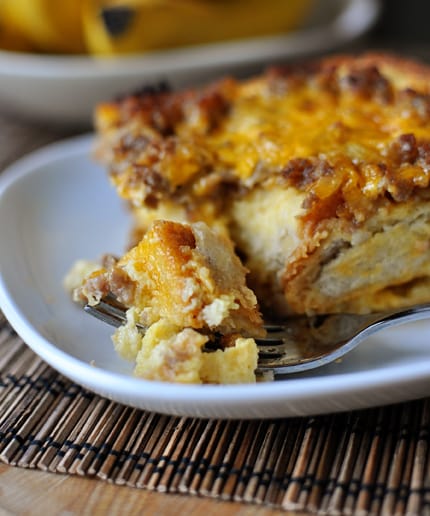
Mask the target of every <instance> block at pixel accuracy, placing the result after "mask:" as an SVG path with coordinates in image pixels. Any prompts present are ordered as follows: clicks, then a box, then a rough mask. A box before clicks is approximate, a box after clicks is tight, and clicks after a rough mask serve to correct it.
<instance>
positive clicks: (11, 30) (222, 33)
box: [0, 0, 312, 55]
mask: <svg viewBox="0 0 430 516" xmlns="http://www.w3.org/2000/svg"><path fill="white" fill-rule="evenodd" d="M311 5H312V0H289V1H285V0H267V1H266V2H261V1H260V0H230V1H228V0H125V1H124V0H63V1H62V2H58V3H55V4H53V3H52V2H50V1H49V0H2V1H1V3H0V46H1V47H2V48H6V49H8V50H18V51H21V50H24V51H28V50H29V49H30V48H32V49H34V51H36V52H48V53H75V54H76V53H78V54H79V53H90V54H96V55H111V54H129V53H140V52H145V51H148V50H155V49H165V48H174V47H181V46H187V45H195V44H204V43H212V42H217V41H226V40H231V39H238V38H248V37H254V36H262V35H269V34H276V33H281V32H285V31H289V30H291V29H293V28H294V27H296V26H298V25H299V24H300V23H301V22H302V21H303V19H304V18H305V16H306V14H307V13H308V12H309V9H310V6H311ZM1 27H8V30H7V31H6V30H3V31H1Z"/></svg>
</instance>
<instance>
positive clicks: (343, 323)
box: [84, 298, 430, 375]
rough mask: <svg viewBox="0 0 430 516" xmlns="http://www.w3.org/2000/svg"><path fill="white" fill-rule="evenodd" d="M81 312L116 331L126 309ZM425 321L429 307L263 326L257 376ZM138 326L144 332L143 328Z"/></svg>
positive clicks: (103, 306) (107, 304)
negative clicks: (391, 327) (394, 328)
mask: <svg viewBox="0 0 430 516" xmlns="http://www.w3.org/2000/svg"><path fill="white" fill-rule="evenodd" d="M84 310H85V311H86V312H87V313H89V314H91V315H93V316H94V317H96V318H97V319H100V320H101V321H103V322H104V323H108V324H110V325H112V326H115V327H118V326H121V325H122V324H124V323H125V321H126V315H125V311H126V308H125V307H124V306H122V305H121V304H120V303H118V302H117V301H116V300H112V299H109V298H106V299H105V300H102V301H101V302H100V303H99V304H97V305H95V306H90V305H85V306H84ZM426 318H430V303H428V304H422V305H416V306H412V307H410V308H405V309H402V310H395V311H390V312H380V313H372V314H365V315H362V314H348V313H345V314H331V315H316V316H313V317H304V316H300V317H291V318H288V319H285V320H283V321H282V322H276V323H266V324H265V325H264V327H265V329H266V331H267V335H266V336H265V337H263V338H257V339H255V340H256V342H257V345H258V352H259V358H258V369H257V373H261V374H264V373H273V374H274V375H282V374H290V373H298V372H302V371H307V370H309V369H315V368H317V367H321V366H323V365H326V364H329V363H330V362H334V361H336V360H339V359H340V358H341V357H343V356H344V355H346V354H347V353H349V352H350V351H351V350H352V349H354V348H355V347H356V346H357V345H358V344H360V342H362V341H363V340H365V339H366V338H367V337H369V336H370V335H372V334H374V333H376V332H378V331H380V330H383V329H385V328H388V327H390V326H395V325H399V324H402V323H406V322H410V321H417V320H420V319H426ZM137 326H138V328H139V330H140V331H142V332H145V331H146V327H145V326H143V325H139V324H138V325H137Z"/></svg>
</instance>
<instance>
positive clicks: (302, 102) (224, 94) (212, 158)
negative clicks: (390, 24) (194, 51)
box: [96, 60, 430, 222]
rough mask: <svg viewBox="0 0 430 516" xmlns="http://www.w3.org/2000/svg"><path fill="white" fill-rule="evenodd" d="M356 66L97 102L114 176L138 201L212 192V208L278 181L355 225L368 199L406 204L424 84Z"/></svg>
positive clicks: (416, 173) (425, 107)
mask: <svg viewBox="0 0 430 516" xmlns="http://www.w3.org/2000/svg"><path fill="white" fill-rule="evenodd" d="M363 63H364V64H363ZM363 63H362V64H360V60H356V61H355V63H354V64H352V65H348V63H346V64H345V63H344V64H342V65H339V66H338V65H337V62H336V61H335V60H333V61H330V60H327V61H321V62H319V63H318V64H312V65H308V66H303V65H301V66H300V67H290V68H287V69H277V70H272V71H270V72H268V73H266V75H265V76H263V77H260V78H258V79H251V80H248V81H245V82H238V81H235V80H233V79H226V80H224V81H221V82H219V83H216V84H214V85H211V86H209V87H207V88H206V89H202V90H198V91H197V90H196V91H192V90H188V91H185V92H180V93H171V94H169V93H159V94H154V95H144V96H139V95H136V96H130V97H127V98H125V99H122V100H121V101H119V102H117V103H113V104H102V105H101V106H99V108H98V111H97V116H96V120H97V122H98V128H99V131H100V133H101V134H102V139H101V142H102V144H101V148H102V149H103V148H105V149H106V148H110V149H111V153H110V154H109V155H106V154H105V156H104V157H105V159H106V160H107V162H108V164H109V165H110V171H111V177H112V180H113V182H114V184H115V185H116V186H117V188H118V191H119V193H120V195H122V196H123V197H125V198H127V199H129V200H131V201H132V202H133V203H134V205H136V206H141V205H145V204H146V205H148V206H156V205H157V203H158V202H159V201H160V200H163V201H165V200H166V199H169V198H174V199H175V200H176V201H177V202H178V203H179V204H183V205H186V203H189V204H191V205H196V204H198V203H199V202H201V203H203V202H204V199H208V198H210V199H211V202H215V203H219V204H220V210H219V211H220V212H221V211H223V210H222V208H223V207H224V206H225V203H226V202H228V201H229V199H231V198H232V197H235V198H237V197H238V196H239V197H240V196H241V195H243V193H244V192H247V191H248V190H249V189H251V188H253V187H255V186H256V185H257V184H258V185H260V186H261V185H263V186H264V187H265V188H271V187H273V186H276V187H279V185H281V186H282V185H285V187H294V188H295V189H296V190H300V191H302V192H304V193H305V194H306V199H305V202H304V207H305V208H306V213H304V214H303V217H304V220H308V221H311V222H315V221H318V220H320V219H321V218H327V217H331V216H333V215H337V216H345V217H347V218H351V219H354V221H355V222H362V221H363V220H364V219H365V218H366V217H367V216H368V215H369V207H370V206H371V203H369V200H371V201H375V200H380V199H383V198H385V197H387V196H388V198H389V200H390V201H392V202H398V201H404V200H405V199H407V198H409V197H410V196H411V195H413V194H414V192H415V191H416V190H418V189H422V188H427V187H428V185H429V173H430V124H429V123H428V122H429V120H430V96H429V95H428V92H427V91H422V88H421V84H420V85H419V86H420V88H421V90H420V89H412V88H410V87H409V88H405V87H404V85H403V82H402V81H401V80H398V79H397V77H395V76H390V74H389V73H387V72H386V71H385V70H379V69H378V67H377V66H375V65H374V64H366V61H365V60H364V61H363ZM112 149H113V150H112ZM107 154H108V153H107ZM214 199H216V201H215V200H214ZM374 206H376V205H374ZM190 209H192V208H190Z"/></svg>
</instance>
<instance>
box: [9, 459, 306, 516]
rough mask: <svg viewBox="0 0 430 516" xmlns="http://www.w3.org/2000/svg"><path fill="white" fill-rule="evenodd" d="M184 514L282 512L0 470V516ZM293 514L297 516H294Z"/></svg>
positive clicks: (262, 514)
mask: <svg viewBox="0 0 430 516" xmlns="http://www.w3.org/2000/svg"><path fill="white" fill-rule="evenodd" d="M143 509H144V510H145V513H146V514H188V515H189V516H201V515H202V514H205V515H206V516H217V515H219V514H220V513H222V514H223V515H225V516H229V515H231V514H235V515H238V516H251V515H252V516H274V515H277V514H286V515H287V514H288V512H284V511H278V510H272V509H270V508H266V507H258V506H255V505H246V504H238V503H235V502H224V501H220V500H212V499H210V498H201V497H196V496H193V497H190V496H184V495H175V494H165V493H158V492H155V491H146V490H142V489H135V488H132V487H126V486H115V485H113V484H108V483H106V482H101V481H99V480H94V479H90V478H81V477H74V476H68V475H58V474H53V473H45V472H43V471H33V470H25V469H20V468H13V467H10V466H7V465H4V464H0V514H1V515H3V514H5V515H15V514H20V515H26V514H63V515H65V514H67V515H68V516H71V515H73V514H79V515H80V516H85V515H91V516H94V515H97V514H109V515H112V516H114V515H116V514H118V515H121V516H122V515H124V514H136V513H138V512H139V511H141V510H143ZM295 514H297V513H295Z"/></svg>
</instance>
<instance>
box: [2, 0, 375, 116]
mask: <svg viewBox="0 0 430 516" xmlns="http://www.w3.org/2000/svg"><path fill="white" fill-rule="evenodd" d="M378 13H379V3H378V1H377V0H323V1H320V2H318V8H317V9H316V10H315V12H314V13H313V15H312V16H311V17H310V18H309V20H308V23H307V24H306V26H305V27H303V28H302V29H300V30H298V31H295V32H290V33H288V34H285V35H277V36H271V37H264V38H261V37H260V38H254V39H247V40H241V41H235V42H229V43H217V44H210V45H204V46H203V45H202V46H196V47H188V48H182V49H176V50H169V51H158V52H151V53H147V54H145V55H139V56H127V57H123V56H122V57H117V58H93V57H89V56H51V55H38V54H25V53H18V52H8V51H0V105H1V108H2V109H3V110H4V111H9V112H13V113H16V114H17V115H19V116H23V117H25V118H27V119H35V120H38V121H44V122H49V123H59V124H62V125H79V126H89V125H90V124H91V116H92V111H93V108H94V105H95V104H96V103H97V102H99V101H101V100H106V99H110V98H112V97H114V96H115V95H118V94H121V93H124V92H127V91H131V90H133V89H135V88H137V87H141V86H143V85H151V84H157V83H160V82H161V81H168V82H169V84H171V85H172V87H173V88H180V87H186V86H188V85H191V84H193V85H195V84H201V83H203V82H205V81H208V80H210V79H212V78H214V77H216V76H219V75H220V74H224V73H234V74H236V75H238V74H239V75H240V74H242V75H243V74H245V73H249V72H251V71H254V70H258V68H259V67H261V66H264V65H265V64H273V63H276V62H280V61H282V60H285V59H288V58H295V57H300V56H305V55H310V54H313V53H321V52H325V51H329V50H333V49H335V48H337V47H339V46H340V45H342V44H345V43H348V42H351V41H352V40H354V39H356V38H358V37H359V36H361V35H362V34H364V33H365V32H366V31H367V30H368V29H369V28H370V27H371V25H372V24H373V23H374V21H375V20H376V18H377V16H378Z"/></svg>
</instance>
